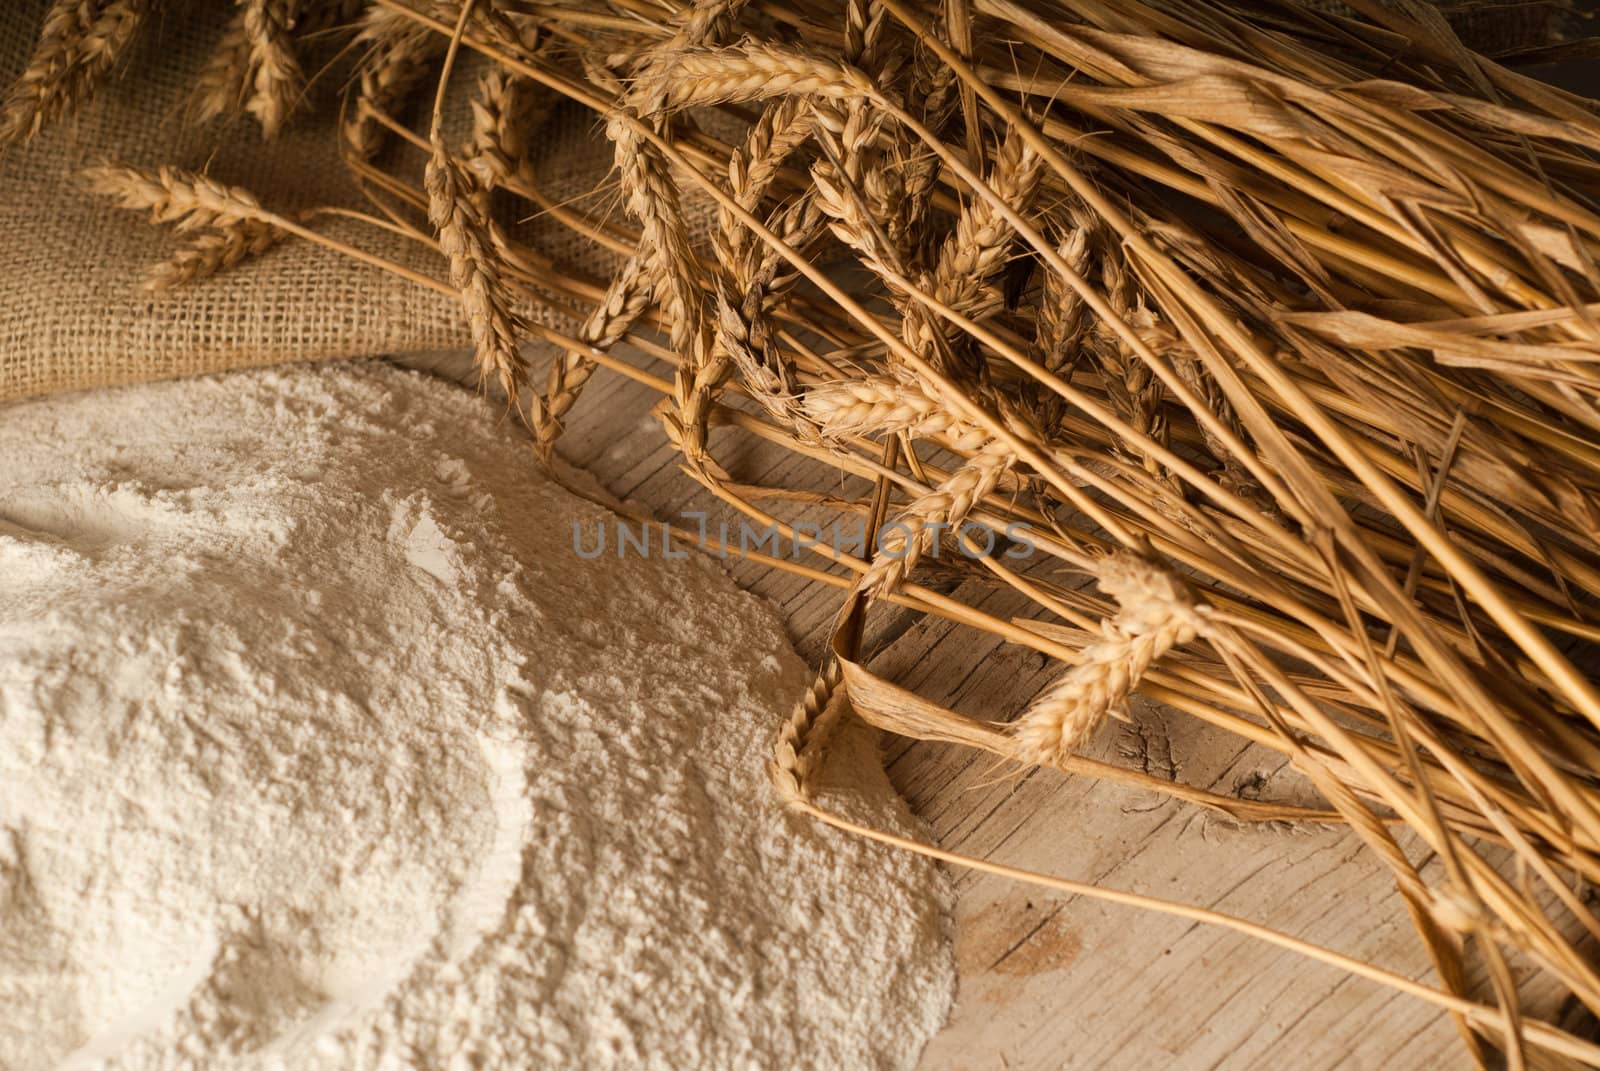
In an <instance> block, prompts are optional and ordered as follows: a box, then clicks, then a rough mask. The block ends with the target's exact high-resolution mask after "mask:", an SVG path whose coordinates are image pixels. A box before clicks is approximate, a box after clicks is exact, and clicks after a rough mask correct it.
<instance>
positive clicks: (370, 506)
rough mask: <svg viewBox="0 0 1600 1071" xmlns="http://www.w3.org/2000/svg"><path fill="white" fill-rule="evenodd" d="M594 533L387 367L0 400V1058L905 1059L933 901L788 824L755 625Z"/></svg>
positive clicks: (828, 834)
mask: <svg viewBox="0 0 1600 1071" xmlns="http://www.w3.org/2000/svg"><path fill="white" fill-rule="evenodd" d="M606 523H611V518H610V517H609V515H607V514H606V513H605V512H604V511H602V510H600V509H598V508H596V507H593V506H591V505H589V504H588V503H586V502H584V501H582V500H581V499H578V498H576V497H574V496H572V495H569V494H568V493H566V492H565V491H563V490H561V489H559V488H558V487H557V486H555V485H553V484H551V483H549V482H546V481H545V480H543V479H541V478H540V477H539V476H538V475H537V474H536V471H535V466H534V465H533V463H532V460H531V457H530V455H529V453H528V451H527V449H526V448H525V447H524V446H520V445H518V441H517V439H516V437H515V435H513V434H512V432H511V431H510V429H507V428H504V427H502V426H499V425H498V424H497V422H496V421H495V420H494V419H493V414H492V412H491V411H490V410H489V408H488V407H487V406H485V405H483V404H482V403H481V402H479V401H478V400H477V399H475V398H474V397H472V396H471V395H470V394H468V393H467V392H464V391H461V390H459V389H457V388H454V387H451V386H446V385H444V384H441V383H439V382H437V381H435V380H431V379H428V378H426V377H424V376H422V375H420V374H417V373H410V372H402V371H398V370H394V369H390V368H388V367H385V366H381V365H365V366H359V367H339V368H317V369H310V368H291V369H287V370H274V371H264V372H253V373H242V374H235V375H231V376H226V377H222V378H212V379H202V380H192V381H187V382H181V383H168V384H160V385H155V386H145V387H137V388H129V389H121V390H115V391H105V392H98V393H91V394H81V395H74V396H67V397H62V398H58V399H53V400H45V401H38V402H30V403H25V404H20V405H14V406H12V407H9V408H4V409H0V1068H4V1069H6V1071H22V1069H33V1068H46V1067H55V1066H62V1065H65V1066H105V1067H118V1068H219V1067H220V1068H229V1067H295V1068H298V1067H329V1068H341V1069H343V1068H364V1067H421V1068H452V1069H454V1068H528V1067H596V1068H604V1067H628V1068H632V1067H658V1068H702V1067H718V1068H722V1067H838V1068H858V1067H903V1066H907V1065H909V1064H911V1063H913V1062H915V1060H916V1057H917V1054H918V1053H919V1052H920V1050H921V1048H922V1045H923V1043H924V1041H925V1040H926V1039H927V1038H928V1037H929V1035H930V1034H931V1033H932V1032H933V1031H934V1030H935V1029H937V1027H938V1026H939V1025H940V1024H941V1023H942V1022H943V1020H944V1016H945V1013H946V1010H947V1008H948V1005H949V1001H950V999H951V993H952V990H953V987H954V980H953V964H952V959H951V955H950V951H949V941H948V932H947V928H948V925H949V923H948V911H947V907H948V905H947V903H946V896H947V893H946V890H945V887H944V885H943V884H942V881H941V878H940V876H939V874H938V873H937V872H936V870H934V869H933V868H932V867H930V866H929V865H928V864H926V863H925V862H924V861H922V860H920V859H917V858H916V857H913V856H910V855H906V854H902V853H896V852H892V851H890V850H887V849H883V848H880V847H878V846H875V845H873V844H871V843H868V842H864V841H859V840H855V839H851V838H847V837H845V836H842V835H838V834H836V833H834V832H833V831H831V830H829V829H827V828H825V827H822V826H820V825H818V824H816V823H814V822H812V821H810V820H807V819H804V818H800V817H797V816H794V815H791V814H789V813H787V812H784V811H782V810H781V808H780V807H779V806H778V804H777V803H776V802H775V800H774V798H773V796H772V793H771V791H770V790H769V788H768V786H767V784H766V780H765V775H764V773H763V762H764V760H765V759H766V757H767V754H768V752H769V750H770V746H771V744H772V741H773V739H774V737H775V734H776V731H777V727H778V725H779V723H780V722H781V721H782V720H783V718H784V717H786V716H787V714H788V712H789V710H790V709H791V707H792V705H793V703H794V701H795V699H796V697H798V696H799V695H800V694H801V693H802V690H803V688H804V687H805V684H806V673H805V671H804V668H803V667H802V666H801V665H800V663H799V662H798V660H797V659H796V657H795V656H794V654H793V653H792V651H791V650H790V648H789V645H788V643H787V641H786V640H785V638H784V635H783V631H782V628H781V626H780V624H779V623H778V622H777V621H776V619H775V618H774V616H773V615H772V613H771V612H769V610H768V609H767V608H766V607H764V606H763V605H762V604H760V603H758V602H757V601H756V600H755V599H753V598H752V597H750V596H748V595H746V594H744V593H742V592H740V591H739V590H737V588H735V587H734V585H733V584H732V583H731V582H730V581H729V580H728V579H727V577H726V576H725V575H724V574H723V573H721V571H720V570H719V569H718V568H717V567H716V565H715V563H713V562H711V561H709V560H707V559H705V558H703V557H701V556H699V555H690V556H689V557H687V558H686V559H684V560H677V559H662V558H660V557H659V556H658V557H656V558H653V559H651V560H644V559H642V558H640V557H639V556H638V555H630V556H629V557H628V558H627V559H625V560H620V561H619V560H617V559H616V558H614V557H607V558H602V559H599V560H595V561H584V560H581V559H580V558H579V557H578V555H577V554H576V553H575V552H574V551H573V526H574V525H575V524H577V525H579V526H584V529H585V538H586V541H587V543H592V541H593V532H594V527H595V526H596V525H600V524H606ZM586 545H587V544H586ZM870 743H871V742H870V741H869V740H865V739H864V738H854V737H847V738H846V739H843V740H841V741H840V742H839V743H838V744H837V745H836V748H835V751H834V755H833V761H834V763H835V766H834V769H835V770H836V771H837V774H836V780H837V782H838V784H839V785H840V786H842V785H844V784H846V783H848V784H849V786H850V787H849V790H848V792H846V791H845V789H844V788H843V787H836V788H835V789H833V790H832V791H833V792H834V793H835V798H834V800H833V802H834V804H835V805H836V806H840V807H843V808H845V809H846V810H849V811H851V812H852V813H854V814H856V815H857V816H861V817H864V818H866V819H868V820H870V821H874V822H877V823H880V824H883V825H886V826H888V827H890V828H896V829H900V830H902V831H905V830H909V828H910V822H911V819H910V818H909V816H908V815H907V814H906V813H905V811H904V809H903V807H902V806H901V805H900V804H899V803H898V802H897V800H896V798H895V797H894V795H893V792H892V790H891V789H890V787H889V786H888V784H887V782H886V780H885V779H884V777H883V774H882V772H881V770H879V769H878V768H877V765H876V763H875V761H874V759H873V755H872V753H871V746H870Z"/></svg>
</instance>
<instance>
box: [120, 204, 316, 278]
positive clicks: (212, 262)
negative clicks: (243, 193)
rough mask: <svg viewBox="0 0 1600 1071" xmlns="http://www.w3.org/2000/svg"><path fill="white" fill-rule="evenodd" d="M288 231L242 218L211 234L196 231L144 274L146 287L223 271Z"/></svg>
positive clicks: (259, 252)
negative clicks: (170, 254)
mask: <svg viewBox="0 0 1600 1071" xmlns="http://www.w3.org/2000/svg"><path fill="white" fill-rule="evenodd" d="M287 236H288V234H287V232H286V231H284V230H282V229H280V228H278V227H274V226H273V225H272V224H270V223H263V222H261V221H260V220H255V219H241V220H237V221H235V222H233V223H229V224H228V225H226V226H224V227H220V228H218V229H217V230H216V231H215V232H213V233H210V234H197V235H194V236H193V237H191V238H189V239H188V241H187V242H185V243H184V245H183V246H182V247H181V248H180V249H179V250H178V251H177V252H176V253H174V254H173V255H172V256H171V257H169V258H168V259H166V260H164V261H162V262H161V263H159V264H157V265H155V266H154V267H153V268H151V269H150V271H149V273H148V274H147V275H146V276H145V283H144V285H145V289H147V290H167V289H170V288H172V287H175V286H183V285H185V284H188V283H193V282H196V281H198V280H200V279H205V278H208V277H209V276H212V275H216V274H217V273H218V272H222V271H226V270H227V269H229V268H231V267H233V266H234V265H236V264H238V263H240V262H241V261H244V260H248V259H249V258H250V257H254V256H258V255H260V254H261V253H264V252H266V251H267V250H268V249H271V248H272V247H273V246H275V245H277V244H278V243H279V242H281V241H283V239H284V238H285V237H287Z"/></svg>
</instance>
